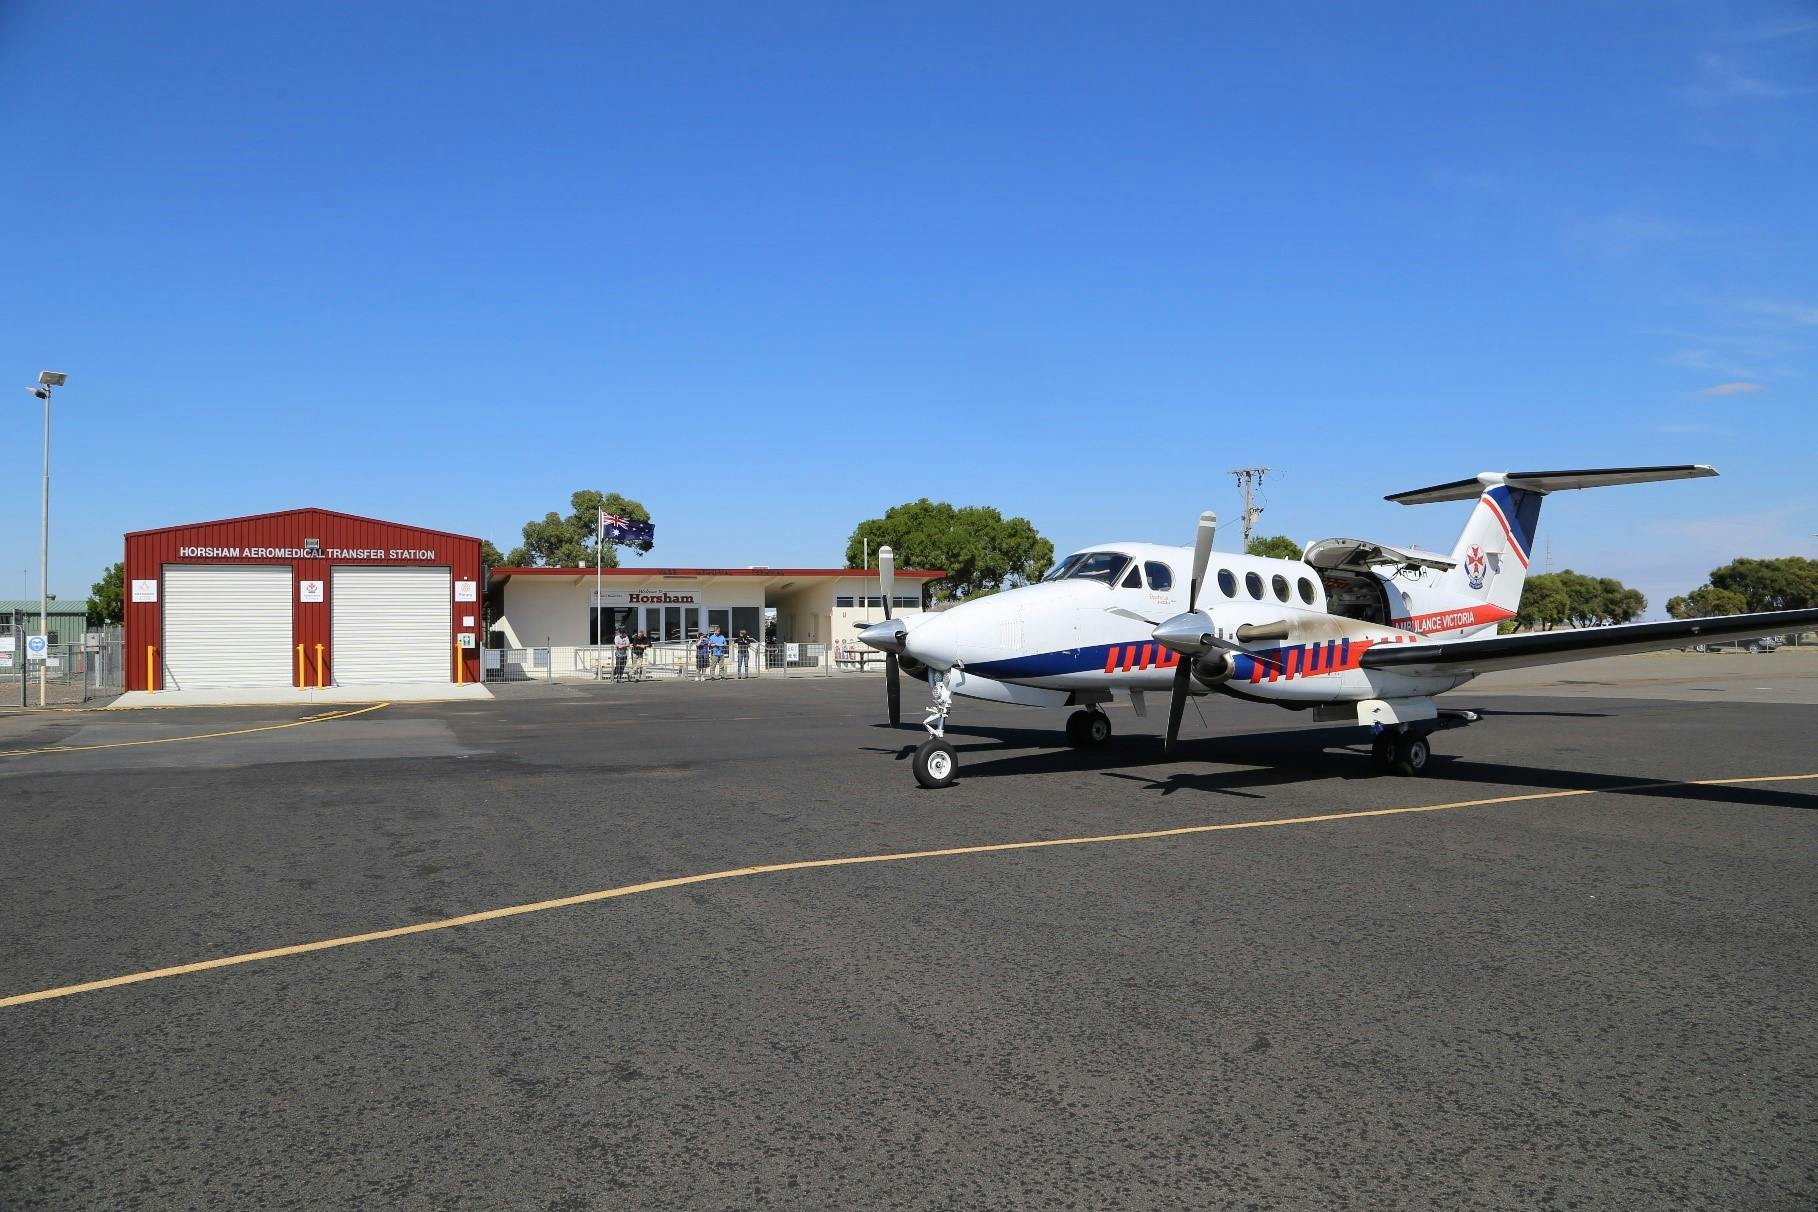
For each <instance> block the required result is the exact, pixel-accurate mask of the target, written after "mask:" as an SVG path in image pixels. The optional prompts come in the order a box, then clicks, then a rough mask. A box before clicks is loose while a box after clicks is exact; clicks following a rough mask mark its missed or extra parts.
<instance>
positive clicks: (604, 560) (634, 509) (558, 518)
mask: <svg viewBox="0 0 1818 1212" xmlns="http://www.w3.org/2000/svg"><path fill="white" fill-rule="evenodd" d="M568 503H569V505H570V507H571V510H572V512H570V513H569V514H568V515H567V516H566V517H564V516H562V515H561V514H558V513H549V514H545V515H544V516H543V517H542V518H541V519H540V520H539V519H536V518H532V519H531V520H530V521H528V522H526V523H524V542H523V544H522V545H521V546H518V547H514V548H512V550H511V553H510V554H509V555H507V556H505V558H504V563H505V564H507V565H510V566H511V567H514V568H592V567H593V562H594V555H593V548H594V539H595V537H596V536H597V535H598V534H599V511H600V510H601V509H602V508H604V509H605V510H606V512H607V513H614V514H618V515H619V516H620V517H622V518H633V519H636V520H637V521H639V522H648V521H649V520H650V511H649V510H648V509H645V508H644V507H643V505H641V504H639V503H638V502H637V501H633V500H631V499H630V498H628V497H622V496H620V495H619V494H618V493H616V492H608V493H601V492H598V491H596V490H594V489H591V488H584V489H582V490H581V491H579V492H577V493H575V494H574V495H573V496H571V497H570V498H568ZM618 547H619V545H618V544H617V543H611V542H609V543H607V544H606V549H605V551H604V553H603V554H602V557H601V560H600V563H601V564H602V565H603V566H604V567H606V568H617V567H618V566H619V556H618ZM637 547H638V549H639V550H640V551H648V550H650V545H649V544H645V543H640V544H637ZM494 551H497V548H494Z"/></svg>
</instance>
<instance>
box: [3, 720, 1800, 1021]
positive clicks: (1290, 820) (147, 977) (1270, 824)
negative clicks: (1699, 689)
mask: <svg viewBox="0 0 1818 1212" xmlns="http://www.w3.org/2000/svg"><path fill="white" fill-rule="evenodd" d="M382 705H383V704H381V706H382ZM367 710H373V708H368V709H367ZM1808 779H1818V774H1764V775H1755V776H1752V777H1747V778H1731V779H1689V780H1679V781H1669V782H1660V783H1626V784H1624V785H1622V786H1620V787H1586V788H1574V789H1571V790H1566V791H1534V792H1528V793H1526V794H1523V795H1498V796H1492V797H1490V798H1487V799H1479V800H1457V801H1454V802H1452V803H1449V804H1416V805H1410V806H1407V807H1400V808H1369V809H1364V810H1363V811H1359V812H1322V813H1317V814H1315V815H1312V816H1288V817H1278V818H1276V819H1274V820H1267V821H1229V822H1225V823H1222V824H1217V825H1182V826H1179V827H1177V828H1174V829H1150V830H1146V831H1144V832H1141V833H1101V834H1095V835H1092V836H1088V837H1066V838H1048V839H1043V840H1040V841H1033V842H994V843H988V844H985V845H979V846H949V847H944V848H942V849H939V850H907V851H901V852H897V853H893V854H862V855H856V856H853V857H849V858H825V859H801V860H798V861H796V862H789V863H765V864H762V865H760V866H755V867H733V868H729V869H727V870H725V871H707V872H702V873H701V874H699V875H681V876H675V877H672V878H670V879H661V880H647V881H645V882H644V883H641V884H623V885H621V886H619V887H617V888H603V889H601V890H599V891H597V892H582V893H578V894H576V895H574V896H560V897H556V898H555V899H553V900H547V901H532V902H530V903H529V904H525V905H507V906H505V907H504V908H501V909H484V910H481V911H480V912H478V913H463V914H461V915H460V916H459V917H445V918H440V919H438V920H436V921H432V922H418V923H416V924H415V925H413V926H393V927H391V928H390V929H386V930H371V931H368V932H367V933H365V934H346V935H342V936H341V937H339V938H325V939H319V940H317V941H316V942H313V943H296V944H293V945H291V946H288V947H273V948H270V949H269V950H265V951H248V952H244V953H242V954H240V955H226V956H222V957H221V958H219V959H211V960H198V961H197V962H196V963H193V964H178V965H176V966H175V967H171V968H153V969H151V970H150V971H147V972H132V973H128V974H127V975H125V976H110V977H107V978H106V979H104V980H97V981H83V982H82V983H81V984H76V985H60V986H58V987H56V988H54V989H39V990H37V991H36V992H33V993H15V994H13V995H11V996H10V997H0V1009H4V1008H5V1007H7V1006H23V1005H26V1004H27V1003H29V1002H42V1001H50V1000H52V999H54V998H62V997H73V996H75V995H76V994H78V993H93V992H96V991H97V990H101V989H115V988H118V987H120V986H121V985H136V984H138V983H140V982H141V981H155V980H161V979H163V978H164V977H168V976H188V975H190V974H191V973H196V972H208V971H211V970H213V969H215V968H231V967H234V966H236V965H239V964H251V963H257V962H259V961H261V960H274V959H284V958H286V957H288V956H293V955H308V954H309V953H310V952H312V951H329V950H333V949H334V948H337V947H352V946H355V945H357V944H359V943H377V942H383V941H384V940H386V939H393V938H403V937H405V936H406V935H411V934H428V933H431V932H432V931H436V930H451V929H453V928H454V927H456V926H473V925H477V924H479V923H481V922H496V921H498V920H500V919H501V918H507V917H519V916H521V915H523V914H526V913H543V912H546V911H547V910H550V909H567V908H570V907H572V906H574V905H590V904H593V903H594V902H596V901H610V900H617V899H619V898H620V897H626V896H636V895H638V894H639V893H642V892H661V891H663V890H665V889H668V888H685V887H687V886H688V885H690V884H709V883H714V882H716V881H719V880H734V879H742V878H744V877H746V876H751V875H777V874H780V873H782V872H786V871H812V870H816V869H819V868H827V867H857V866H861V865H864V864H867V863H904V862H910V861H912V860H915V859H932V858H956V857H959V856H962V855H969V854H1003V853H1006V852H1009V851H1015V850H1044V849H1049V848H1052V847H1056V846H1090V845H1097V844H1102V843H1106V842H1141V841H1153V840H1155V839H1158V838H1170V837H1187V836H1190V835H1192V834H1197V833H1223V832H1228V831H1231V830H1236V829H1277V828H1282V827H1284V826H1288V825H1317V824H1324V823H1327V822H1330V821H1350V820H1361V819H1364V818H1366V817H1382V816H1407V815H1410V814H1413V813H1420V812H1451V811H1455V810H1457V809H1460V808H1482V807H1487V806H1488V805H1491V804H1519V803H1527V802H1532V801H1534V800H1559V799H1569V798H1572V797H1574V796H1584V795H1604V794H1611V793H1614V794H1618V795H1620V794H1626V793H1628V792H1633V791H1649V790H1655V789H1658V788H1661V787H1717V786H1723V785H1726V784H1731V783H1792V782H1799V781H1802V780H1808Z"/></svg>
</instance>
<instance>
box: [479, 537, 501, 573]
mask: <svg viewBox="0 0 1818 1212" xmlns="http://www.w3.org/2000/svg"><path fill="white" fill-rule="evenodd" d="M480 563H481V564H483V565H485V566H486V567H487V568H503V567H504V566H505V557H504V556H503V555H501V554H500V553H499V549H498V548H497V547H494V546H493V545H492V540H491V539H481V540H480Z"/></svg>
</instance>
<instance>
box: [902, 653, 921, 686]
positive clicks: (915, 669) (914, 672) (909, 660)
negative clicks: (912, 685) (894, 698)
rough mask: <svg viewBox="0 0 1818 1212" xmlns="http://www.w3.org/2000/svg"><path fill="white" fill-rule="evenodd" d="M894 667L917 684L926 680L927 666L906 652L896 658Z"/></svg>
mask: <svg viewBox="0 0 1818 1212" xmlns="http://www.w3.org/2000/svg"><path fill="white" fill-rule="evenodd" d="M896 667H897V669H898V670H899V671H901V673H902V675H903V676H904V677H906V678H914V679H915V680H916V681H918V682H925V681H927V680H928V666H926V665H924V664H922V663H921V662H920V661H918V660H916V659H915V658H914V657H912V656H910V655H909V654H908V653H906V652H905V653H903V654H902V655H901V656H899V657H897V658H896Z"/></svg>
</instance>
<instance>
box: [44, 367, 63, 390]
mask: <svg viewBox="0 0 1818 1212" xmlns="http://www.w3.org/2000/svg"><path fill="white" fill-rule="evenodd" d="M67 382H69V376H68V375H66V374H64V373H63V372H62V371H60V370H41V371H39V372H38V386H40V387H61V386H63V385H64V384H65V383H67Z"/></svg>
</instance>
